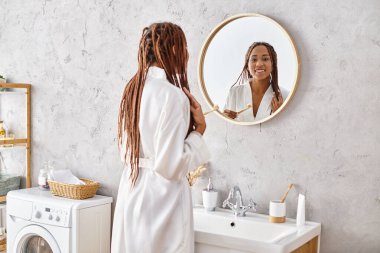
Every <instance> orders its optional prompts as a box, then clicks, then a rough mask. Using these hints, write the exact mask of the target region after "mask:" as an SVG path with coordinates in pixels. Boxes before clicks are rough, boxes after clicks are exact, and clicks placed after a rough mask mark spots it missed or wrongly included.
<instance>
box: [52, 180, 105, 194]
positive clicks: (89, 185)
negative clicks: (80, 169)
mask: <svg viewBox="0 0 380 253" xmlns="http://www.w3.org/2000/svg"><path fill="white" fill-rule="evenodd" d="M81 180H82V181H83V182H84V183H85V184H84V185H77V184H65V183H61V182H57V181H50V180H49V181H48V183H49V187H50V191H51V193H52V194H53V195H55V196H59V197H64V198H69V199H88V198H92V197H93V196H94V195H95V194H96V191H97V190H98V188H99V187H100V184H99V183H98V182H95V181H92V180H89V179H83V178H81Z"/></svg>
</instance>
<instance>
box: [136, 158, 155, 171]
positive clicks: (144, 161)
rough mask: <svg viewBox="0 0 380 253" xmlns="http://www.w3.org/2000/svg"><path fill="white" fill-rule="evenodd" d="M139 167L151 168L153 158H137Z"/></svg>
mask: <svg viewBox="0 0 380 253" xmlns="http://www.w3.org/2000/svg"><path fill="white" fill-rule="evenodd" d="M139 167H142V168H147V169H153V167H154V159H153V158H141V157H140V158H139Z"/></svg>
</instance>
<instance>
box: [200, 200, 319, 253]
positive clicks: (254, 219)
mask: <svg viewBox="0 0 380 253" xmlns="http://www.w3.org/2000/svg"><path fill="white" fill-rule="evenodd" d="M193 210H194V230H195V243H196V244H195V248H196V250H195V252H196V253H202V252H207V253H213V252H218V253H223V252H229V253H232V252H239V253H243V252H244V253H245V252H255V253H260V252H266V253H271V252H273V253H284V252H291V251H293V250H295V249H297V248H298V247H300V246H302V245H303V244H305V243H306V242H308V241H310V240H311V239H313V238H314V237H315V236H318V235H320V233H321V224H319V223H315V222H306V224H305V226H304V227H303V228H302V229H297V227H296V222H295V220H294V219H286V222H285V223H281V224H278V223H277V224H276V223H270V222H269V221H268V216H267V215H262V214H254V213H247V216H245V217H235V216H234V215H233V213H232V211H230V210H226V209H217V210H216V211H215V212H206V211H205V210H204V208H203V207H194V209H193Z"/></svg>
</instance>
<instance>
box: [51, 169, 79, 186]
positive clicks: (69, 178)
mask: <svg viewBox="0 0 380 253" xmlns="http://www.w3.org/2000/svg"><path fill="white" fill-rule="evenodd" d="M50 176H51V179H52V180H53V181H57V182H61V183H65V184H81V185H84V184H85V183H84V182H83V181H82V180H80V179H79V178H77V177H76V176H74V175H73V173H71V171H70V170H51V171H50Z"/></svg>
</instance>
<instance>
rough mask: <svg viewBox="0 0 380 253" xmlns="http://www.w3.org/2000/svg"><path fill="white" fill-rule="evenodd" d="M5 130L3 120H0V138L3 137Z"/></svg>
mask: <svg viewBox="0 0 380 253" xmlns="http://www.w3.org/2000/svg"><path fill="white" fill-rule="evenodd" d="M6 134H7V132H6V131H5V126H4V121H2V120H0V139H4V138H5V136H6Z"/></svg>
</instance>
